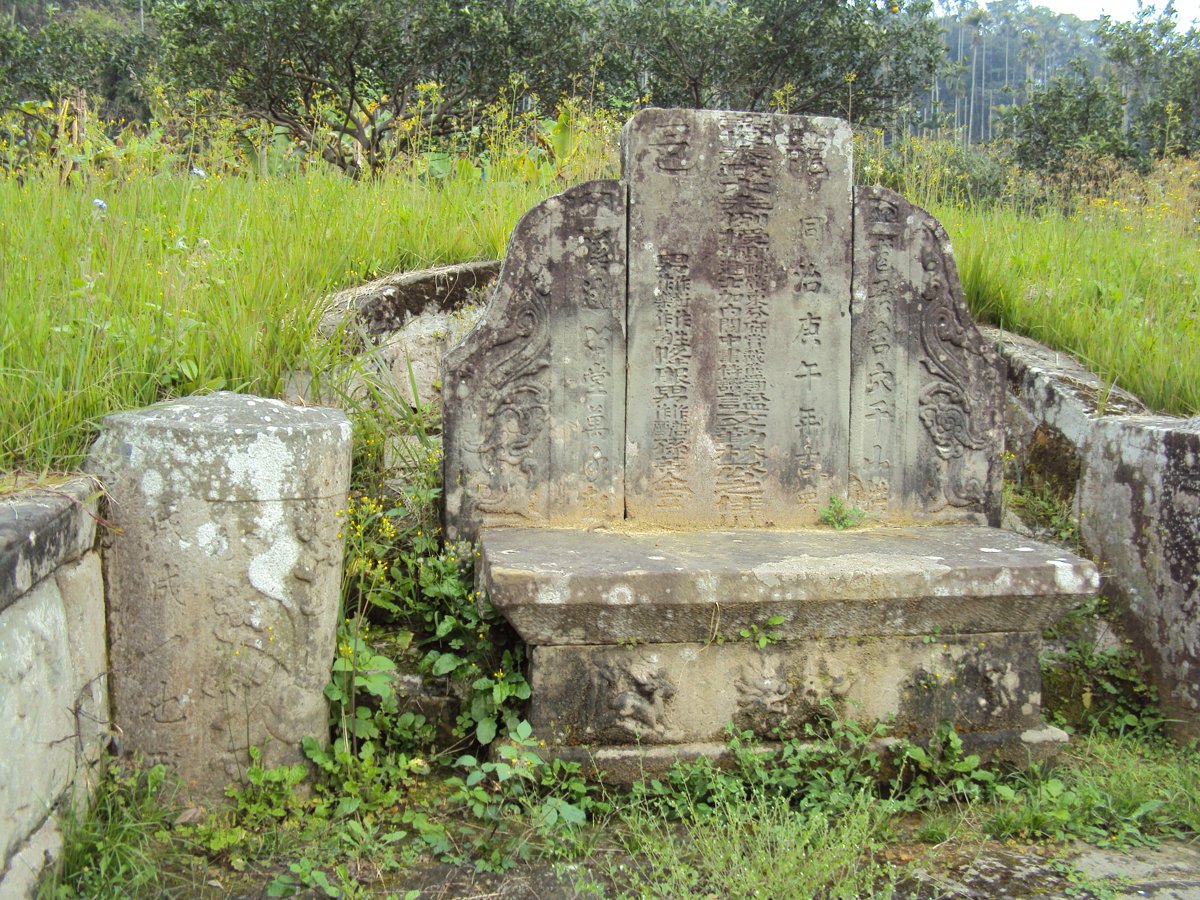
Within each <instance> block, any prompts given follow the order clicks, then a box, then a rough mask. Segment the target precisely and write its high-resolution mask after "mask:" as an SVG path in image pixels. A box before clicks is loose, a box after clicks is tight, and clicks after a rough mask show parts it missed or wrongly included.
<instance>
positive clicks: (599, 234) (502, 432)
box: [444, 181, 625, 537]
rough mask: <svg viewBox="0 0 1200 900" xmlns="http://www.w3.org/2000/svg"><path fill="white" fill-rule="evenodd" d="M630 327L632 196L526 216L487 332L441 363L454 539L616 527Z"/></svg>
mask: <svg viewBox="0 0 1200 900" xmlns="http://www.w3.org/2000/svg"><path fill="white" fill-rule="evenodd" d="M624 322H625V190H624V186H623V185H622V184H621V183H620V182H616V181H595V182H590V183H588V184H583V185H580V186H578V187H576V188H572V189H571V190H569V191H567V192H566V193H564V194H562V195H560V196H559V197H555V198H552V199H551V200H548V201H546V202H545V203H543V204H541V205H540V206H538V207H536V208H535V209H534V210H532V211H531V212H530V213H529V214H528V215H526V217H525V218H524V219H522V220H521V222H520V224H519V225H518V226H517V230H516V232H515V233H514V236H513V240H512V242H511V244H510V246H509V250H508V254H507V255H506V257H505V262H504V268H503V270H502V271H501V275H500V280H499V282H498V285H497V288H496V291H495V293H494V294H493V296H492V299H491V301H490V305H489V308H488V313H487V315H486V317H485V319H484V320H483V321H482V322H481V324H480V325H479V326H478V327H477V328H476V329H475V330H474V331H472V332H471V334H470V335H468V336H467V338H466V339H465V340H464V342H463V343H462V344H460V345H459V346H458V347H456V348H455V349H454V350H453V351H452V352H451V353H450V354H449V355H448V356H447V359H446V372H447V377H446V386H445V389H444V390H445V396H447V397H448V398H450V400H451V401H452V402H448V403H447V404H446V406H445V413H444V416H445V422H444V428H445V434H446V437H445V442H444V443H445V448H446V451H445V452H446V464H445V475H446V488H445V491H446V510H447V517H446V519H447V529H448V530H449V531H450V533H451V535H452V536H455V537H473V536H474V534H475V533H476V531H477V529H478V528H479V527H480V526H481V525H484V524H504V523H508V524H515V523H523V524H535V523H542V524H570V523H579V524H587V523H593V522H596V521H605V520H611V519H619V518H621V516H622V515H623V511H624V501H623V494H624V488H623V478H624V471H623V467H622V464H621V461H622V451H623V446H622V445H623V432H622V429H621V428H620V427H619V426H620V424H621V423H623V421H624V416H625V411H624V404H625V377H624V376H625V336H624ZM552 368H553V374H552Z"/></svg>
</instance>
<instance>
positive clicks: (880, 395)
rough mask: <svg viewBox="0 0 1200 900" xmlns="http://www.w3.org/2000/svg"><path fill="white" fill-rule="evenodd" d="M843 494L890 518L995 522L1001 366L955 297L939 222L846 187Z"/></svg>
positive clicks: (878, 192)
mask: <svg viewBox="0 0 1200 900" xmlns="http://www.w3.org/2000/svg"><path fill="white" fill-rule="evenodd" d="M854 225H855V239H854V246H855V254H856V259H855V266H854V273H855V281H854V306H853V310H852V318H853V332H854V336H853V342H852V343H853V346H852V357H853V359H852V362H851V367H850V371H851V380H852V386H851V399H850V408H851V416H850V464H849V469H850V474H849V477H850V492H849V493H850V498H851V500H852V501H853V502H855V503H856V504H857V505H859V506H860V507H861V508H862V509H864V510H866V511H868V512H870V513H876V514H879V515H880V516H881V517H883V518H886V519H889V520H892V521H895V520H899V519H903V518H912V519H921V520H931V521H975V522H978V523H980V524H984V523H987V524H991V525H998V524H999V522H1000V477H1001V453H1002V451H1003V448H1004V420H1003V411H1004V405H1003V404H1004V374H1005V372H1004V362H1003V360H1001V359H1000V357H999V355H998V354H997V353H996V352H995V350H993V349H992V347H990V346H989V345H988V344H987V342H986V341H985V340H984V339H983V337H982V336H981V335H980V333H979V330H978V329H977V328H976V327H975V323H974V322H973V321H972V319H971V315H970V312H969V311H968V309H967V306H966V303H965V302H964V300H963V295H962V287H961V285H960V284H959V281H958V271H957V269H956V268H955V265H954V257H953V253H952V251H951V248H950V240H949V238H948V237H947V236H946V232H945V230H944V229H943V228H942V226H941V225H939V224H938V223H937V221H936V220H935V219H934V218H933V217H932V216H930V215H929V214H928V213H927V212H925V211H924V210H923V209H920V208H918V207H916V206H913V205H912V204H911V203H909V202H908V201H907V200H905V199H904V198H903V197H901V196H900V195H899V194H897V193H895V192H894V191H889V190H886V189H884V188H857V189H856V191H855V216H854Z"/></svg>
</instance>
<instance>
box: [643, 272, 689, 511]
mask: <svg viewBox="0 0 1200 900" xmlns="http://www.w3.org/2000/svg"><path fill="white" fill-rule="evenodd" d="M654 293H655V298H656V302H655V304H654V365H653V373H652V375H651V402H652V405H653V409H654V419H653V422H652V423H651V434H650V437H651V442H652V462H651V475H650V478H651V487H650V490H651V492H652V495H653V503H654V506H655V507H657V508H658V509H664V510H675V509H680V508H683V507H685V506H686V505H687V504H688V503H689V502H690V501H691V499H692V496H693V493H694V491H693V488H692V485H691V482H690V480H689V479H688V455H689V452H690V448H691V441H690V439H689V435H688V426H689V421H690V404H691V396H692V371H691V368H692V308H691V303H692V277H691V270H690V267H689V259H688V254H686V253H668V252H665V251H660V252H659V254H658V257H657V259H656V260H655V282H654Z"/></svg>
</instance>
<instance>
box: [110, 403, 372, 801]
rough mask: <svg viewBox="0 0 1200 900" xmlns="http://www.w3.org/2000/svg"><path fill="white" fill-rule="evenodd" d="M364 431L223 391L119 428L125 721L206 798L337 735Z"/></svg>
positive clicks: (115, 660) (114, 501) (119, 616)
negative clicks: (352, 493) (339, 664)
mask: <svg viewBox="0 0 1200 900" xmlns="http://www.w3.org/2000/svg"><path fill="white" fill-rule="evenodd" d="M350 456H351V454H350V423H349V422H348V421H347V419H346V417H345V415H344V414H343V413H342V412H341V411H340V410H333V409H317V408H307V409H306V408H297V407H292V406H288V405H287V404H285V403H282V402H280V401H278V400H264V399H261V398H255V397H246V396H241V395H237V394H229V393H218V394H212V395H209V396H205V397H189V398H186V399H183V400H178V401H173V402H170V403H164V404H159V405H156V406H151V407H148V408H146V409H141V410H136V411H133V412H123V413H118V414H116V415H112V416H108V417H107V418H105V419H104V422H103V425H102V431H101V435H100V437H99V439H98V440H97V441H96V444H95V445H94V446H93V448H92V451H91V453H90V455H89V457H88V470H89V471H90V472H92V473H93V474H95V475H97V476H99V477H100V479H101V480H102V482H103V484H104V487H105V491H106V494H107V496H108V500H109V517H110V519H111V520H112V522H113V524H114V525H115V526H116V527H115V528H113V529H112V530H111V531H110V532H108V534H107V535H106V538H105V541H106V547H105V550H104V559H105V575H106V579H107V587H108V604H109V620H108V621H109V648H110V650H109V655H110V663H111V666H112V674H111V684H112V705H113V721H114V722H115V723H116V725H117V727H118V728H119V729H120V733H121V734H122V736H123V737H122V740H123V744H124V746H125V747H126V748H127V749H129V750H130V751H135V752H137V753H140V754H141V755H142V756H143V758H144V759H145V760H146V762H147V763H150V764H153V763H160V762H161V763H167V764H168V765H169V766H170V767H171V768H172V769H173V770H174V771H175V772H176V773H177V774H178V775H179V776H180V778H181V780H182V781H183V783H184V785H185V787H186V788H187V791H188V794H189V796H190V797H191V798H192V799H194V800H197V801H208V802H220V801H221V799H222V798H223V797H224V791H225V786H226V785H228V784H229V783H231V782H235V781H238V780H239V779H240V778H241V777H242V776H243V774H244V773H245V771H246V766H247V763H248V749H249V747H251V746H257V747H260V748H261V749H262V760H263V765H264V766H267V767H273V766H278V765H285V764H287V765H290V764H292V763H297V762H303V761H304V759H305V757H304V754H303V752H302V750H301V747H300V743H301V741H302V740H303V739H304V738H306V737H316V738H318V739H320V738H322V737H323V736H324V735H325V734H327V733H328V727H329V710H328V703H327V701H326V699H325V695H324V688H325V684H326V683H327V682H328V680H329V666H330V664H331V662H332V660H333V652H334V647H335V644H336V632H337V618H338V610H339V608H340V600H341V597H340V594H341V572H342V540H341V537H340V533H339V531H340V520H339V519H338V511H339V510H340V509H342V508H343V507H344V506H345V505H346V495H347V492H348V490H349V486H350Z"/></svg>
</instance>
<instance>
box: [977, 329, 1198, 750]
mask: <svg viewBox="0 0 1200 900" xmlns="http://www.w3.org/2000/svg"><path fill="white" fill-rule="evenodd" d="M985 336H986V337H987V338H988V339H989V340H991V341H994V342H995V343H996V344H997V346H999V348H1000V350H1001V353H1002V354H1003V355H1004V356H1005V358H1006V359H1007V360H1008V363H1009V368H1010V375H1009V384H1008V389H1009V397H1008V422H1007V431H1008V434H1007V443H1008V445H1009V446H1010V447H1017V448H1020V447H1024V446H1027V445H1028V444H1029V442H1030V440H1031V437H1032V435H1033V434H1034V432H1035V431H1036V430H1037V429H1038V428H1043V429H1046V430H1048V431H1049V432H1050V433H1051V434H1056V435H1057V436H1059V437H1060V438H1061V439H1062V441H1063V442H1064V443H1063V452H1066V453H1071V452H1073V453H1074V456H1075V458H1076V461H1077V462H1078V466H1079V480H1078V482H1077V483H1076V485H1075V510H1074V511H1075V515H1076V517H1077V518H1078V519H1079V522H1080V525H1081V532H1082V535H1083V539H1084V542H1085V544H1086V545H1087V547H1088V549H1089V552H1091V553H1093V554H1095V555H1096V558H1097V559H1099V560H1100V561H1101V562H1102V565H1103V567H1104V571H1105V579H1104V586H1103V593H1104V594H1105V595H1106V596H1108V597H1110V598H1111V599H1114V600H1115V601H1117V609H1118V610H1119V611H1120V613H1121V617H1122V626H1123V628H1124V630H1125V634H1126V636H1128V637H1129V638H1130V639H1131V640H1132V641H1133V643H1134V645H1135V646H1137V647H1138V649H1139V650H1141V651H1142V652H1143V653H1144V655H1145V657H1146V659H1147V661H1148V662H1149V664H1150V670H1151V676H1152V680H1153V682H1154V683H1155V685H1156V686H1157V687H1158V690H1159V695H1160V698H1161V702H1162V706H1163V709H1164V711H1165V712H1166V713H1167V716H1168V719H1169V720H1170V721H1171V724H1170V728H1171V730H1172V732H1173V734H1174V735H1175V736H1176V737H1177V738H1180V739H1182V740H1188V739H1191V738H1194V737H1200V715H1198V711H1200V687H1197V681H1196V676H1195V671H1196V668H1197V666H1200V653H1198V652H1197V649H1196V648H1197V647H1200V622H1197V620H1196V618H1195V615H1194V612H1193V611H1194V609H1195V608H1196V604H1197V603H1198V602H1200V563H1198V562H1197V560H1198V558H1200V549H1198V545H1200V527H1198V524H1197V523H1200V450H1198V448H1200V416H1196V417H1193V418H1191V419H1185V418H1182V417H1178V416H1167V415H1153V414H1148V413H1146V411H1145V407H1144V406H1143V405H1142V403H1141V402H1140V401H1139V400H1138V399H1137V398H1136V397H1134V396H1132V395H1131V394H1129V393H1127V392H1125V391H1123V390H1121V389H1120V388H1116V387H1114V386H1112V385H1110V384H1108V383H1107V382H1104V381H1103V380H1101V379H1100V378H1098V377H1097V376H1096V375H1094V374H1093V373H1091V372H1089V371H1088V370H1087V369H1086V368H1085V367H1084V366H1083V365H1081V364H1080V363H1079V362H1078V361H1077V360H1075V359H1074V358H1073V357H1072V356H1070V354H1067V353H1061V352H1058V351H1054V350H1051V349H1050V348H1048V347H1045V346H1043V345H1041V344H1039V343H1038V342H1037V341H1034V340H1031V339H1029V338H1026V337H1022V336H1019V335H1013V334H1009V333H1005V332H1001V331H1000V330H999V329H996V328H988V329H985Z"/></svg>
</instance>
